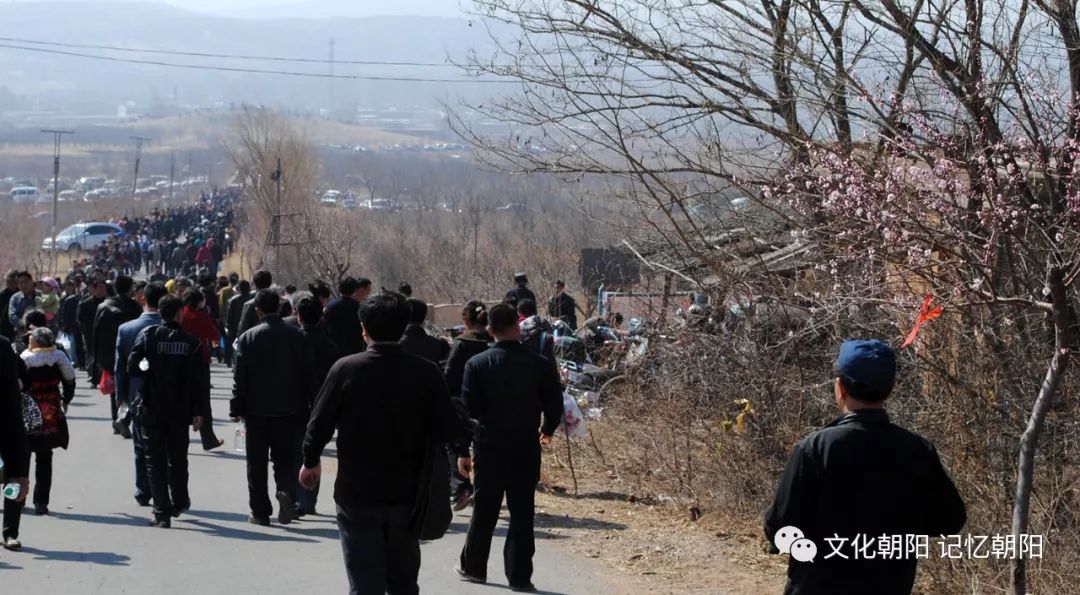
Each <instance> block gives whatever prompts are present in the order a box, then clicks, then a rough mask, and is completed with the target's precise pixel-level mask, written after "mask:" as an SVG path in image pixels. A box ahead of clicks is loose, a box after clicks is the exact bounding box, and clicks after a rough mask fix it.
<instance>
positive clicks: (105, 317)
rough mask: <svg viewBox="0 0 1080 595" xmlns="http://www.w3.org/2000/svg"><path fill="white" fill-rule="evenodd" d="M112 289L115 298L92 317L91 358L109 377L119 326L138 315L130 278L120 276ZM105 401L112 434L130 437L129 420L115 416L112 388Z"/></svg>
mask: <svg viewBox="0 0 1080 595" xmlns="http://www.w3.org/2000/svg"><path fill="white" fill-rule="evenodd" d="M113 287H114V288H115V289H116V296H115V297H111V298H109V299H107V300H105V301H104V302H103V303H102V304H101V305H100V306H98V309H97V315H96V317H95V318H94V358H95V360H96V361H97V364H98V366H100V367H101V369H102V370H107V371H108V372H109V374H112V373H113V370H115V369H116V335H117V332H118V331H119V329H120V325H121V324H124V323H125V322H130V321H132V320H135V319H136V318H138V317H139V315H140V314H141V313H142V308H141V307H140V306H139V303H138V302H136V301H135V298H134V297H132V290H133V289H134V288H135V281H134V280H133V279H132V278H131V277H128V276H127V275H120V276H119V277H117V278H116V281H115V282H114V283H113ZM109 401H110V405H111V406H112V407H111V409H112V420H113V433H114V434H120V435H121V436H123V437H124V438H131V430H130V429H128V423H130V419H119V418H118V417H117V412H118V410H119V406H120V405H119V403H118V402H117V400H116V390H115V389H114V390H113V392H112V393H110V395H109Z"/></svg>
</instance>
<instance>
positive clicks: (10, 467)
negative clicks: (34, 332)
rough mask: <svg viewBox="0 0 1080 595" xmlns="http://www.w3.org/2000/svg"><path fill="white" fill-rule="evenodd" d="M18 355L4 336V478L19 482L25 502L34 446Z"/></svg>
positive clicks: (0, 377)
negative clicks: (29, 435) (25, 421)
mask: <svg viewBox="0 0 1080 595" xmlns="http://www.w3.org/2000/svg"><path fill="white" fill-rule="evenodd" d="M18 358H19V356H17V355H15V351H14V350H13V349H12V348H11V342H10V341H8V340H7V339H6V338H4V337H0V459H3V460H4V481H5V482H6V483H15V484H18V485H19V497H18V498H17V500H18V501H19V502H22V501H23V500H25V499H26V495H27V494H28V493H29V492H30V489H29V488H30V479H29V476H30V450H29V446H28V445H27V443H26V432H25V428H24V426H23V414H22V398H21V394H22V393H21V391H20V390H19V372H18V370H19V363H18ZM2 497H3V496H0V498H2Z"/></svg>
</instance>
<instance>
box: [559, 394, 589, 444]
mask: <svg viewBox="0 0 1080 595" xmlns="http://www.w3.org/2000/svg"><path fill="white" fill-rule="evenodd" d="M563 426H564V427H565V428H566V433H567V434H569V435H570V437H571V438H587V437H588V436H589V431H588V430H586V429H585V416H584V415H582V414H581V407H578V404H577V401H576V400H574V397H573V396H572V395H571V394H570V393H569V392H564V393H563Z"/></svg>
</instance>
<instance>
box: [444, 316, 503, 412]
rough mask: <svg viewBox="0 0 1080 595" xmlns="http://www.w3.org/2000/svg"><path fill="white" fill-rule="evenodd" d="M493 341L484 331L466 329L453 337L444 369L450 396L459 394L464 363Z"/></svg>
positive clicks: (485, 349)
mask: <svg viewBox="0 0 1080 595" xmlns="http://www.w3.org/2000/svg"><path fill="white" fill-rule="evenodd" d="M494 341H495V339H494V338H492V336H491V335H489V334H487V333H486V332H484V331H468V332H466V333H463V334H462V335H460V336H459V337H458V338H456V339H454V346H453V347H451V348H450V355H449V356H448V357H447V359H446V369H445V370H444V374H446V385H447V386H448V387H450V396H452V397H454V398H455V399H456V398H458V397H460V396H461V381H462V379H463V378H464V377H465V364H467V363H469V360H471V359H472V358H473V357H474V356H477V355H480V354H481V353H483V352H485V351H487V350H488V347H490V346H491V344H492V343H493V342H494Z"/></svg>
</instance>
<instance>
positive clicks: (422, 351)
mask: <svg viewBox="0 0 1080 595" xmlns="http://www.w3.org/2000/svg"><path fill="white" fill-rule="evenodd" d="M400 343H401V348H402V349H404V350H405V351H406V352H407V353H411V354H413V355H418V356H420V357H422V358H424V359H426V360H428V361H430V362H434V363H436V364H439V365H442V364H443V363H444V362H445V361H446V358H447V357H449V356H450V344H449V343H447V342H446V341H443V340H442V339H439V338H436V337H432V336H431V335H429V334H427V331H425V330H424V327H423V325H419V324H410V325H409V326H407V327H405V335H404V336H402V337H401V341H400Z"/></svg>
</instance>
